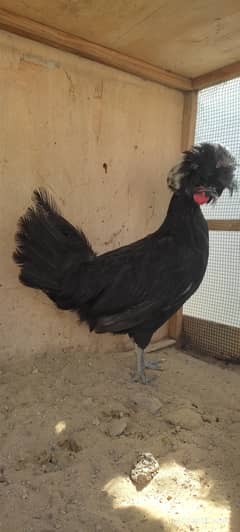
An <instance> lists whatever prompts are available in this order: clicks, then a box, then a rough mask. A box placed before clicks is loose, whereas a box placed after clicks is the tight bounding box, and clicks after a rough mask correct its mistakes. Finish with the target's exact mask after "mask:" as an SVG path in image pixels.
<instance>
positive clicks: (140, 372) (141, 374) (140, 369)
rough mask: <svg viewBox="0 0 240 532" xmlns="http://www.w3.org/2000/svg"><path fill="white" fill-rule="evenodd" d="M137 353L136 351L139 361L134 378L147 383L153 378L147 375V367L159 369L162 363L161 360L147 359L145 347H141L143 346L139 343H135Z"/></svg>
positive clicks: (137, 360)
mask: <svg viewBox="0 0 240 532" xmlns="http://www.w3.org/2000/svg"><path fill="white" fill-rule="evenodd" d="M135 353H136V362H137V372H136V374H135V375H134V377H133V380H134V381H135V382H142V383H143V384H147V383H148V382H150V381H151V380H152V379H150V378H148V377H146V375H145V368H147V369H159V368H160V364H161V363H160V362H159V361H156V362H155V361H153V360H148V361H145V358H144V349H141V347H138V346H137V345H135Z"/></svg>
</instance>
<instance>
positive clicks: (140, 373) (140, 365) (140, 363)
mask: <svg viewBox="0 0 240 532" xmlns="http://www.w3.org/2000/svg"><path fill="white" fill-rule="evenodd" d="M135 353H136V362H137V372H136V374H135V375H134V377H133V380H134V381H135V382H142V383H143V384H147V377H146V375H145V371H144V370H145V360H144V350H143V349H141V348H140V347H138V346H137V345H135Z"/></svg>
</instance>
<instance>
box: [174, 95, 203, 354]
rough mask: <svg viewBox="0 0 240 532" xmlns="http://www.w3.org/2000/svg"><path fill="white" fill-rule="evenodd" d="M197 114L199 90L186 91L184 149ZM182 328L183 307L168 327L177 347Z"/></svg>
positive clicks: (190, 138)
mask: <svg viewBox="0 0 240 532" xmlns="http://www.w3.org/2000/svg"><path fill="white" fill-rule="evenodd" d="M196 116H197V92H195V91H192V92H190V93H186V94H185V96H184V108H183V121H182V135H181V148H182V151H183V150H186V149H188V148H189V147H190V146H191V145H192V143H193V141H194V135H195V125H196ZM182 330H183V309H182V308H181V309H179V310H178V312H176V314H174V316H173V317H172V318H171V319H170V320H169V327H168V334H169V337H170V338H174V339H175V340H176V343H177V347H181V337H182Z"/></svg>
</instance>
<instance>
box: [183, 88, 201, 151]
mask: <svg viewBox="0 0 240 532" xmlns="http://www.w3.org/2000/svg"><path fill="white" fill-rule="evenodd" d="M196 117H197V92H196V91H192V92H190V93H188V94H185V96H184V108H183V122H182V140H181V149H182V151H184V150H187V149H188V148H190V146H191V145H192V143H193V142H194V136H195V127H196Z"/></svg>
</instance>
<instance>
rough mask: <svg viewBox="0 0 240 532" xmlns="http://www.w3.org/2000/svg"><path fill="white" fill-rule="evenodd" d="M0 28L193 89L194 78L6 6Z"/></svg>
mask: <svg viewBox="0 0 240 532" xmlns="http://www.w3.org/2000/svg"><path fill="white" fill-rule="evenodd" d="M0 29H3V30H7V31H9V32H11V33H15V34H17V35H21V36H22V37H27V38H30V39H33V40H35V41H38V42H41V43H44V44H48V45H50V46H53V47H55V48H60V49H61V50H65V51H68V52H71V53H72V54H76V55H80V56H81V57H85V58H87V59H90V60H93V61H98V62H99V63H103V64H105V65H108V66H111V67H113V68H117V69H119V70H123V71H124V72H128V73H130V74H134V75H136V76H139V77H141V78H143V79H146V80H150V81H154V82H157V83H161V84H162V85H166V86H167V87H171V88H175V89H180V90H184V91H189V90H191V89H192V82H191V80H189V79H187V78H185V77H183V76H180V75H178V74H173V73H171V72H168V71H166V70H163V69H161V68H159V67H156V66H154V65H151V64H149V63H146V62H144V61H141V60H139V59H135V58H134V57H129V56H127V55H124V54H121V53H119V52H116V51H114V50H111V49H108V48H105V47H104V46H101V45H99V44H95V43H92V42H90V41H87V40H85V39H82V38H81V37H79V36H76V35H72V34H70V33H66V32H64V31H61V30H57V29H55V28H52V27H50V26H47V25H45V24H41V23H39V22H35V21H34V20H31V19H29V18H26V17H22V16H20V15H14V14H12V13H9V12H8V11H5V10H3V9H0Z"/></svg>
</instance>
